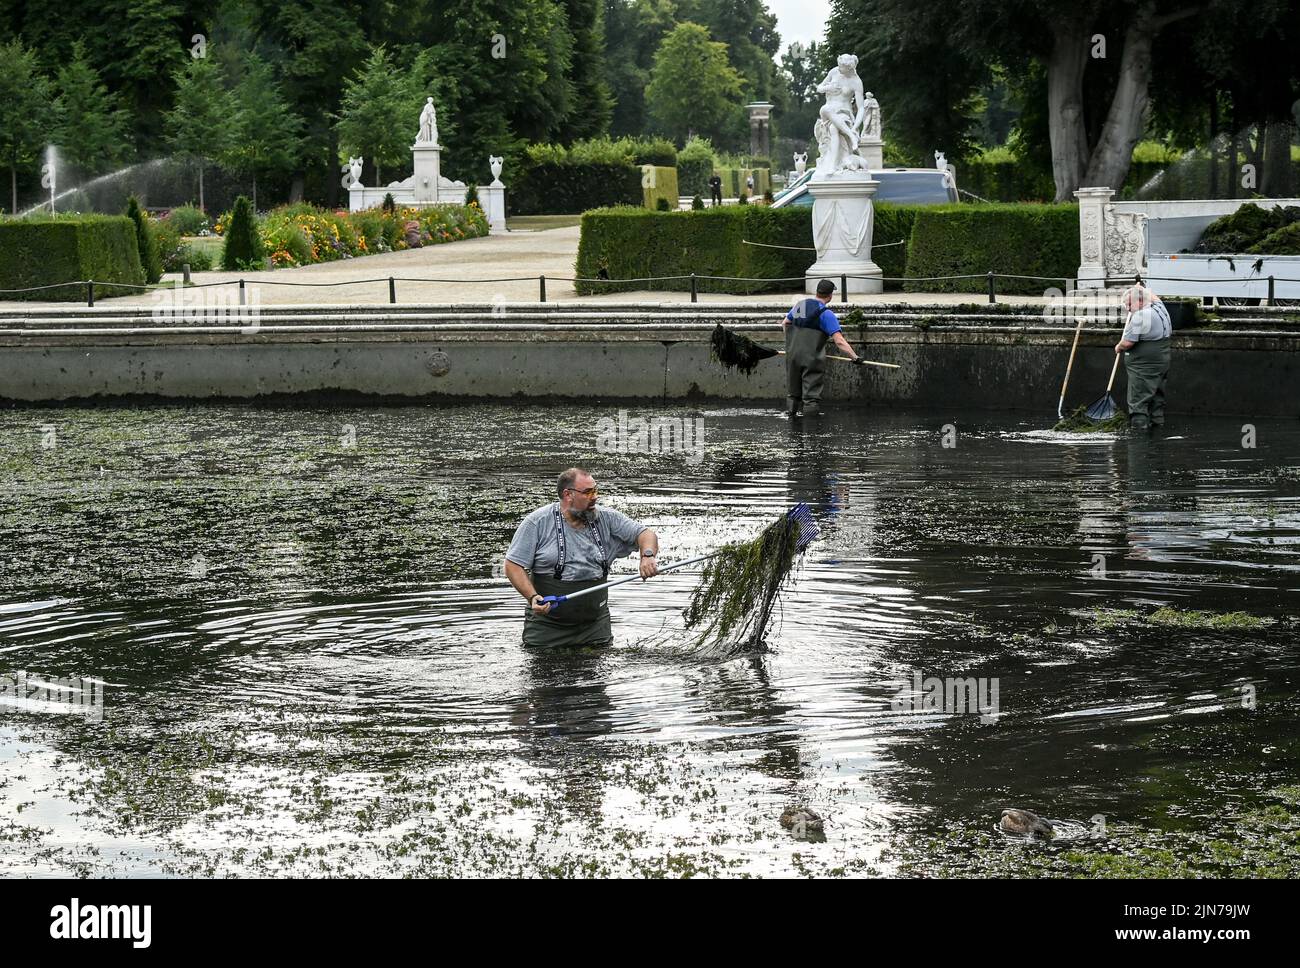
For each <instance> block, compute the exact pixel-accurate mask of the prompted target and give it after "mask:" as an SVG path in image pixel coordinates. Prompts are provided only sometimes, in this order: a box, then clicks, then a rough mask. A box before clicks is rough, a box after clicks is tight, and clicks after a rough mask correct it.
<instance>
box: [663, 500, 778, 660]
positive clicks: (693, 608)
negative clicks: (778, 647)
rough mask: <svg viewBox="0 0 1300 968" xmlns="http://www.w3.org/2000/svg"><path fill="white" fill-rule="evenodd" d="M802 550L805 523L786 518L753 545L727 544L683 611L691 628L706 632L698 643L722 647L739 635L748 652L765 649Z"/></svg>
mask: <svg viewBox="0 0 1300 968" xmlns="http://www.w3.org/2000/svg"><path fill="white" fill-rule="evenodd" d="M798 548H799V524H798V522H797V521H795V520H793V519H791V517H790V516H789V515H786V514H783V515H781V518H780V520H778V521H776V522H774V523H773V524H771V525H769V526H768V527H767V528H765V529H764V530H763V533H762V534H760V535H759V536H758V537H757V538H755V539H754V540H753V541H746V542H742V543H736V544H729V545H726V546H725V547H724V548H722V550H720V551H719V552H718V553H717V555H716V556H715V557H714V558H712V559H710V560H709V563H708V564H707V565H705V567H704V573H703V574H702V575H701V576H700V583H699V585H697V586H696V588H695V593H694V594H693V595H692V596H691V600H690V603H689V604H688V605H687V606H686V608H685V609H684V610H683V611H682V616H683V618H685V620H686V627H687V628H688V629H691V630H694V629H697V628H698V629H700V630H701V631H700V635H699V638H698V639H697V640H696V644H697V645H699V646H710V647H714V648H717V647H721V646H722V645H723V644H724V643H726V642H728V641H729V640H731V639H732V637H733V633H734V634H736V635H737V636H738V638H739V644H740V646H741V647H742V648H743V647H750V648H752V647H757V646H759V645H761V644H762V641H763V633H764V632H765V631H766V629H767V623H768V620H769V619H770V618H771V617H772V609H773V607H774V606H775V605H776V598H777V595H778V594H780V592H781V589H782V587H783V586H784V585H785V583H786V580H787V579H788V578H789V577H790V570H791V568H792V567H793V566H794V559H795V554H796V553H797V551H798Z"/></svg>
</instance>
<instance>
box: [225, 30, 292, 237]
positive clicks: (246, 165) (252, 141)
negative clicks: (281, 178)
mask: <svg viewBox="0 0 1300 968" xmlns="http://www.w3.org/2000/svg"><path fill="white" fill-rule="evenodd" d="M234 105H235V108H234V118H233V123H232V124H231V131H230V140H229V143H228V144H227V146H226V150H225V152H224V153H223V154H222V160H223V161H224V162H225V163H226V164H227V165H228V166H229V167H231V168H233V169H234V170H236V171H239V172H243V173H246V174H249V175H251V176H252V179H253V210H254V211H256V210H257V175H258V172H275V171H288V170H289V169H290V168H292V167H293V165H294V163H295V162H296V161H297V157H298V147H299V145H300V143H301V141H300V138H299V132H300V131H301V130H302V119H301V118H299V117H298V116H297V115H296V114H294V113H293V111H292V110H291V109H290V108H289V104H288V102H287V101H286V100H285V99H284V96H283V95H282V94H281V93H280V85H279V84H277V83H276V80H275V77H274V76H273V75H272V73H271V68H270V65H268V64H267V63H266V62H265V61H264V60H262V59H261V58H260V57H258V56H257V55H256V54H250V55H249V56H248V58H247V59H246V61H245V62H244V64H243V65H242V77H241V79H240V81H239V84H238V86H237V87H236V88H235V93H234Z"/></svg>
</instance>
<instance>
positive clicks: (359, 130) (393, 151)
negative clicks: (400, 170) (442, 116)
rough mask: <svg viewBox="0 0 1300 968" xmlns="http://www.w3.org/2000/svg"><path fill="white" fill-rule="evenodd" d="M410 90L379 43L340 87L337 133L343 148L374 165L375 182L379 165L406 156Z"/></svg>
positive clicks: (380, 182) (395, 162) (380, 178)
mask: <svg viewBox="0 0 1300 968" xmlns="http://www.w3.org/2000/svg"><path fill="white" fill-rule="evenodd" d="M410 100H411V92H410V86H409V84H408V82H407V78H406V75H405V74H404V73H402V72H400V71H399V70H398V69H397V68H396V66H394V64H393V62H392V60H391V58H390V57H389V55H388V51H387V50H386V49H385V48H384V47H383V46H382V45H380V46H377V47H374V48H372V49H371V51H370V56H369V57H368V58H367V59H366V62H365V63H364V64H363V65H362V66H361V68H360V69H359V70H358V71H357V73H356V74H354V75H353V76H352V77H351V78H349V79H348V80H347V82H346V83H345V84H344V87H343V101H342V103H341V104H340V106H339V114H338V125H337V127H338V132H339V139H340V141H341V143H342V145H343V147H344V149H345V150H347V151H349V152H351V151H355V152H358V153H359V154H361V155H362V156H364V157H365V158H367V159H368V160H369V161H370V163H371V164H372V165H374V168H375V184H376V185H377V186H382V185H383V183H384V177H383V167H384V166H385V165H387V166H390V167H395V166H397V165H400V164H402V163H403V162H404V161H405V160H406V159H407V158H408V157H409V156H410V147H411V140H412V138H411V131H410V130H409V129H410V127H411V124H412V121H411V119H412V118H413V117H417V116H418V111H417V113H416V114H412V113H411V111H410Z"/></svg>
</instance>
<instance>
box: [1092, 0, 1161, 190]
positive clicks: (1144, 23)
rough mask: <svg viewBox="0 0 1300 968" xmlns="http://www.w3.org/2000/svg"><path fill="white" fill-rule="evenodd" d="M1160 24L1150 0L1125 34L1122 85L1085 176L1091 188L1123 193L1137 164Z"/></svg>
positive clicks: (1134, 16)
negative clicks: (1135, 150)
mask: <svg viewBox="0 0 1300 968" xmlns="http://www.w3.org/2000/svg"><path fill="white" fill-rule="evenodd" d="M1159 30H1160V24H1159V23H1158V22H1157V20H1156V5H1155V3H1154V2H1153V0H1146V2H1145V3H1143V4H1142V5H1141V6H1140V7H1138V9H1137V11H1136V12H1135V13H1134V14H1133V19H1132V20H1131V21H1130V22H1129V25H1128V30H1127V31H1125V33H1124V53H1123V55H1122V56H1121V57H1120V65H1119V82H1118V84H1117V85H1116V87H1115V96H1114V97H1112V98H1111V102H1110V110H1109V111H1108V112H1107V114H1106V124H1105V125H1104V126H1103V127H1102V129H1101V137H1099V138H1098V139H1097V145H1096V147H1095V148H1093V151H1092V158H1091V160H1090V161H1089V163H1088V173H1087V175H1086V176H1085V178H1086V180H1087V183H1088V184H1089V185H1106V186H1109V187H1110V188H1113V189H1115V190H1116V191H1119V189H1120V187H1121V186H1122V185H1123V184H1124V179H1125V178H1126V177H1128V171H1129V166H1130V165H1131V164H1132V162H1133V146H1134V145H1136V144H1137V143H1138V139H1139V138H1141V137H1142V129H1143V128H1144V126H1145V124H1146V112H1147V106H1148V103H1149V98H1148V92H1149V91H1150V86H1151V46H1152V43H1153V42H1154V41H1155V37H1156V34H1157V33H1158V32H1159Z"/></svg>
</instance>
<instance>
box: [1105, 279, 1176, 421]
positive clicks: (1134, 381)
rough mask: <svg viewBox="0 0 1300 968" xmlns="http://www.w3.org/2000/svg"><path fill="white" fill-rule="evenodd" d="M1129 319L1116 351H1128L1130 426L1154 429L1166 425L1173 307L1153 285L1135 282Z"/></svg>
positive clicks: (1127, 304) (1128, 299)
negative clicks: (1151, 287)
mask: <svg viewBox="0 0 1300 968" xmlns="http://www.w3.org/2000/svg"><path fill="white" fill-rule="evenodd" d="M1124 309H1125V310H1126V311H1127V312H1128V322H1127V323H1126V324H1125V325H1124V335H1123V336H1122V337H1121V338H1120V341H1119V342H1118V343H1116V344H1115V352H1116V353H1123V354H1124V369H1125V370H1126V371H1127V372H1128V419H1129V427H1130V429H1132V430H1134V431H1139V432H1142V433H1154V432H1155V431H1156V430H1159V429H1160V428H1161V427H1163V426H1164V425H1165V381H1166V380H1167V379H1168V378H1169V338H1170V335H1171V334H1172V333H1173V326H1172V325H1170V322H1169V310H1167V309H1166V308H1165V304H1164V303H1163V302H1161V301H1160V297H1159V296H1157V295H1156V294H1155V293H1154V292H1152V291H1151V290H1150V289H1147V288H1146V287H1145V286H1133V287H1132V288H1131V289H1128V290H1126V291H1125V293H1124Z"/></svg>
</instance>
